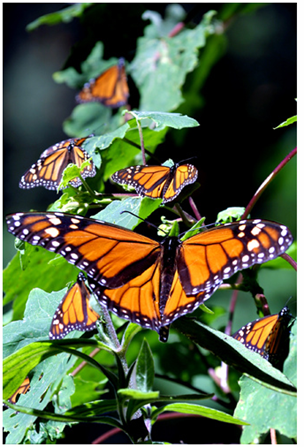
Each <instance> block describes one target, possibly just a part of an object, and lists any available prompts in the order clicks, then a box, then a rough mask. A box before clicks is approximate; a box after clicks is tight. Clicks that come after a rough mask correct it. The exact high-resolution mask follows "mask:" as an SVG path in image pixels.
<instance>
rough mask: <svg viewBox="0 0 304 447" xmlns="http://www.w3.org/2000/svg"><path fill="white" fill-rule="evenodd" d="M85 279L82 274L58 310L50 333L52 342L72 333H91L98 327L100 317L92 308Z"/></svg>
mask: <svg viewBox="0 0 304 447" xmlns="http://www.w3.org/2000/svg"><path fill="white" fill-rule="evenodd" d="M85 279H86V278H85V276H84V274H83V273H82V272H80V273H79V275H78V278H77V281H76V282H75V284H74V285H73V286H72V287H71V288H70V289H69V290H68V291H67V293H66V294H65V295H64V297H63V299H62V301H61V303H60V304H59V306H58V308H57V309H56V312H55V314H54V316H53V320H52V324H51V328H50V332H49V338H50V339H51V340H54V339H59V338H63V337H65V336H66V335H67V334H68V333H69V332H71V331H76V330H77V331H90V330H92V329H94V328H95V327H96V321H97V320H98V319H99V315H98V314H97V313H96V312H95V311H94V310H93V309H92V308H91V306H90V302H89V299H90V292H89V290H88V288H87V287H86V285H85V283H84V281H85Z"/></svg>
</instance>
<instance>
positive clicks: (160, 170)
mask: <svg viewBox="0 0 304 447" xmlns="http://www.w3.org/2000/svg"><path fill="white" fill-rule="evenodd" d="M197 174H198V172H197V169H196V167H195V166H193V165H190V164H185V165H179V164H178V163H176V164H174V165H173V166H172V167H171V168H170V167H168V166H146V165H144V166H130V167H129V168H126V169H121V170H120V171H117V172H115V173H114V174H113V175H112V177H111V178H112V180H113V181H114V182H116V183H121V184H128V185H129V186H132V187H133V188H135V190H136V192H137V194H139V195H140V196H147V197H150V198H152V199H158V198H162V199H163V203H166V202H170V201H171V200H173V199H175V197H176V196H178V194H179V193H180V192H181V190H182V189H183V188H184V187H185V186H186V185H189V184H190V183H194V182H195V181H196V179H197Z"/></svg>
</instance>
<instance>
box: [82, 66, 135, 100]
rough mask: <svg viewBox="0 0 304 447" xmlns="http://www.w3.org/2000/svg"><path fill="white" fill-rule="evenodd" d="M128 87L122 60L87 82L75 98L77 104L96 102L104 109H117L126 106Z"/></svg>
mask: <svg viewBox="0 0 304 447" xmlns="http://www.w3.org/2000/svg"><path fill="white" fill-rule="evenodd" d="M128 97H129V87H128V84H127V78H126V72H125V66H124V59H123V58H121V59H119V61H118V64H117V65H114V66H112V67H110V68H108V69H107V70H105V71H104V72H103V73H102V74H101V75H100V76H98V77H97V78H95V79H91V80H90V81H89V82H87V83H86V84H85V85H84V87H83V89H82V90H81V91H80V92H79V94H78V95H77V96H76V100H77V101H78V102H79V103H85V102H91V101H97V102H100V103H101V104H103V105H105V106H106V107H110V108H118V107H121V106H123V105H125V104H127V101H128Z"/></svg>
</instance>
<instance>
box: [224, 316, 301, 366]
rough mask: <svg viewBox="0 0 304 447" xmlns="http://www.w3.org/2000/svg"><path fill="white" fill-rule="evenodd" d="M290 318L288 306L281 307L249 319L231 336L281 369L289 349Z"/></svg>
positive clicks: (291, 317)
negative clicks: (276, 312)
mask: <svg viewBox="0 0 304 447" xmlns="http://www.w3.org/2000/svg"><path fill="white" fill-rule="evenodd" d="M291 320H294V318H293V316H292V315H291V314H290V313H289V309H288V307H283V309H282V310H281V312H280V313H279V314H274V315H267V316H266V317H263V318H258V319H257V320H255V321H251V322H250V323H248V324H246V326H243V327H241V329H239V330H238V331H236V332H235V333H234V334H233V335H232V337H233V338H235V339H236V340H238V341H240V342H241V343H242V344H243V345H244V346H246V348H248V349H250V350H251V351H254V352H257V353H258V354H260V355H261V356H262V357H264V358H265V359H266V360H268V361H269V362H270V363H272V364H273V365H274V366H276V367H279V368H280V369H282V366H283V362H284V360H285V358H286V357H287V355H288V350H289V332H290V321H291Z"/></svg>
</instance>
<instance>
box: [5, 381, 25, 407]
mask: <svg viewBox="0 0 304 447" xmlns="http://www.w3.org/2000/svg"><path fill="white" fill-rule="evenodd" d="M30 386H31V385H30V379H29V378H28V377H26V378H25V379H24V381H23V382H22V384H21V385H20V386H19V388H18V389H17V391H15V392H14V394H13V395H12V396H11V397H10V398H9V399H7V400H8V401H9V402H10V403H12V404H15V403H16V402H17V397H18V396H19V394H26V393H27V392H28V390H29V389H30Z"/></svg>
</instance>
